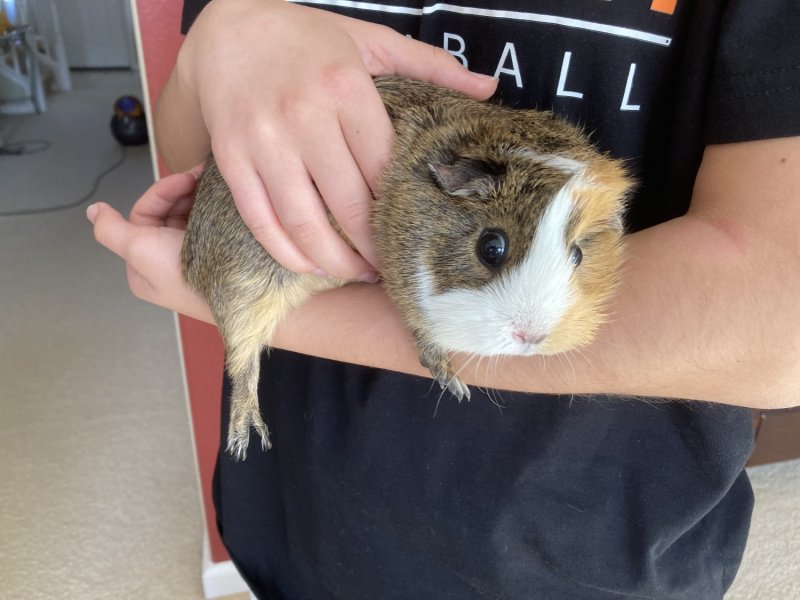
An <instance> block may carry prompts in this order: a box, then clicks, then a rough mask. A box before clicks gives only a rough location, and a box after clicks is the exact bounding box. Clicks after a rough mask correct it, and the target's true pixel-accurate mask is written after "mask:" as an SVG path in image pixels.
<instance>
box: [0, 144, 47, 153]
mask: <svg viewBox="0 0 800 600" xmlns="http://www.w3.org/2000/svg"><path fill="white" fill-rule="evenodd" d="M32 145H33V146H38V147H34V148H33V149H32V150H31V149H28V146H32ZM49 148H50V142H48V141H47V140H22V141H20V142H14V143H13V144H6V145H5V146H0V156H27V155H29V154H38V153H39V152H44V151H45V150H48V149H49Z"/></svg>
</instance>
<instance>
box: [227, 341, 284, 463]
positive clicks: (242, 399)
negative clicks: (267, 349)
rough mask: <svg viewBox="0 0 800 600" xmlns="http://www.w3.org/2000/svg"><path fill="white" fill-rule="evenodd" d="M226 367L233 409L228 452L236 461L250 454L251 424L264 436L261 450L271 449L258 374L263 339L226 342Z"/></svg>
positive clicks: (229, 428) (229, 426)
mask: <svg viewBox="0 0 800 600" xmlns="http://www.w3.org/2000/svg"><path fill="white" fill-rule="evenodd" d="M226 345H227V346H228V348H227V356H226V359H225V365H226V370H227V371H228V376H229V377H230V378H231V412H230V423H229V424H228V447H227V450H228V452H229V453H230V454H231V455H232V456H233V457H234V458H236V459H237V460H244V459H245V458H246V457H247V446H248V445H249V444H250V426H251V425H252V426H253V427H254V428H255V430H256V432H257V433H258V435H259V436H260V437H261V448H262V450H268V449H269V448H270V447H271V446H272V444H271V442H270V441H269V429H268V428H267V425H266V423H264V420H263V419H262V418H261V411H260V410H259V405H258V377H259V371H260V366H261V349H262V348H263V344H262V343H261V341H260V340H248V341H247V342H246V343H244V344H238V345H230V344H226Z"/></svg>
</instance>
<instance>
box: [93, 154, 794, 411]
mask: <svg viewBox="0 0 800 600" xmlns="http://www.w3.org/2000/svg"><path fill="white" fill-rule="evenodd" d="M176 177H181V176H176ZM182 177H183V178H182V179H177V180H173V179H166V180H162V181H161V182H159V183H158V184H156V185H155V186H154V187H153V188H151V190H148V192H147V193H146V194H145V196H143V197H142V199H141V200H140V201H139V202H138V203H137V205H136V208H135V209H134V212H133V214H132V215H131V222H127V221H125V219H123V218H122V217H121V216H120V215H119V213H117V212H116V211H114V210H113V209H112V208H111V207H109V206H108V205H102V204H100V205H93V206H92V207H91V208H90V211H89V214H90V219H91V220H92V221H93V222H94V223H95V228H94V230H95V235H96V237H97V239H98V241H100V243H102V244H103V245H105V246H107V247H108V248H109V249H111V250H112V251H114V252H116V253H117V254H119V255H120V256H122V258H123V259H125V261H126V263H127V266H128V274H129V283H130V285H131V289H132V291H133V292H134V294H135V295H137V296H138V297H140V298H142V299H144V300H147V301H149V302H154V303H156V304H160V305H162V306H165V307H167V308H170V309H172V310H176V311H178V312H183V313H185V314H189V315H190V316H193V317H196V318H199V319H202V320H205V321H208V322H213V318H212V317H211V313H210V312H209V310H208V307H207V306H206V305H205V304H204V303H203V301H202V300H200V299H199V298H198V297H197V296H196V295H195V294H193V293H192V292H191V291H190V290H188V289H187V288H186V286H185V284H183V282H182V280H181V274H180V264H179V260H178V253H179V251H180V243H181V239H182V232H181V231H180V230H179V229H176V228H174V227H180V223H181V220H182V219H181V217H180V215H183V216H184V217H185V213H186V212H188V205H187V204H186V197H185V196H186V194H187V193H188V192H187V190H188V189H189V188H190V187H191V184H192V181H191V178H188V177H187V176H182ZM168 186H177V188H178V189H177V192H176V191H175V188H169V187H168ZM178 192H180V193H178ZM181 194H183V196H181ZM175 213H177V214H178V216H176V214H175ZM172 221H174V222H172ZM798 232H800V138H786V139H775V140H767V141H761V142H748V143H741V144H730V145H720V146H712V147H709V148H708V149H707V150H706V153H705V157H704V160H703V164H702V166H701V168H700V172H699V174H698V178H697V182H696V186H695V192H694V198H693V202H692V208H691V210H690V211H689V213H688V214H687V215H686V216H685V217H681V218H678V219H674V220H672V221H669V222H667V223H664V224H662V225H658V226H656V227H652V228H650V229H646V230H644V231H641V232H639V233H636V234H634V235H630V236H628V238H629V240H628V241H629V243H628V249H627V257H628V258H627V261H626V267H625V274H624V283H623V286H622V288H621V291H620V293H619V294H618V295H617V296H616V298H615V300H614V303H613V307H612V308H613V315H614V316H613V318H612V319H611V321H610V322H609V323H608V324H607V325H606V326H605V327H603V328H602V329H601V331H600V333H599V335H598V337H597V339H596V341H595V342H594V343H593V344H592V345H591V346H590V347H588V348H586V349H585V350H584V351H582V352H574V353H571V354H565V355H562V356H553V357H546V358H542V357H514V358H505V359H502V360H500V361H495V360H494V359H492V360H484V361H482V362H471V363H469V364H467V365H462V366H463V370H462V372H461V373H460V376H461V377H462V378H463V379H464V380H465V381H466V382H467V383H468V384H473V385H479V386H488V387H493V388H501V389H513V390H520V391H529V392H545V393H564V394H582V393H595V394H605V393H607V394H623V395H632V396H654V397H672V398H686V399H697V400H706V401H717V402H721V403H726V404H738V405H742V406H749V407H753V408H764V409H768V408H782V407H788V406H794V405H798V404H800V397H799V396H800V394H798V391H797V390H798V389H800V335H798V333H800V302H798V298H800V234H798ZM342 340H347V343H342ZM273 343H274V345H275V346H276V347H280V348H284V349H288V350H293V351H297V352H302V353H307V354H312V355H316V356H321V357H325V358H331V359H335V360H341V361H347V362H353V363H358V364H363V365H368V366H374V367H380V368H385V369H391V370H396V371H402V372H408V373H414V374H417V375H428V373H427V372H426V371H425V369H423V368H422V367H421V366H420V364H419V362H418V361H417V354H416V350H415V348H414V346H413V342H412V338H411V336H410V334H409V333H408V331H407V330H406V328H405V326H404V325H403V323H402V321H401V319H400V316H399V314H398V313H397V311H396V310H395V309H394V307H393V306H392V304H391V303H390V301H389V299H388V298H387V296H386V295H385V294H384V292H383V289H382V288H381V287H380V286H375V285H365V284H354V285H351V286H347V287H344V288H341V289H337V290H333V291H330V292H325V293H322V294H318V295H317V296H314V297H312V298H311V299H310V300H309V301H308V302H307V303H306V304H304V305H303V306H301V307H300V308H298V309H297V310H295V311H294V312H293V313H291V314H290V315H289V316H288V318H287V319H286V320H285V321H284V322H283V323H282V324H281V325H280V326H279V327H278V331H277V332H276V336H275V338H274V340H273ZM455 364H456V366H457V367H458V366H459V365H461V364H462V363H461V361H460V360H459V359H458V358H457V359H456V361H455Z"/></svg>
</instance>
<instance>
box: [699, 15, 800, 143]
mask: <svg viewBox="0 0 800 600" xmlns="http://www.w3.org/2000/svg"><path fill="white" fill-rule="evenodd" d="M798 26H800V2H798V1H797V0H758V1H757V2H754V1H752V0H732V1H731V2H729V3H728V6H727V8H726V12H725V15H724V18H723V21H722V27H721V31H720V40H719V45H718V49H717V56H716V61H715V66H714V70H713V75H712V78H711V82H710V88H709V103H708V109H707V118H706V129H705V135H706V142H707V143H709V144H720V143H730V142H742V141H751V140H761V139H768V138H777V137H788V136H794V135H800V32H799V31H798Z"/></svg>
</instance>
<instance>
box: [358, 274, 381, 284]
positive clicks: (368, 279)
mask: <svg viewBox="0 0 800 600" xmlns="http://www.w3.org/2000/svg"><path fill="white" fill-rule="evenodd" d="M358 280H359V281H363V282H364V283H378V281H380V275H378V274H377V273H376V272H375V271H367V272H366V273H362V274H361V275H359V277H358Z"/></svg>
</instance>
